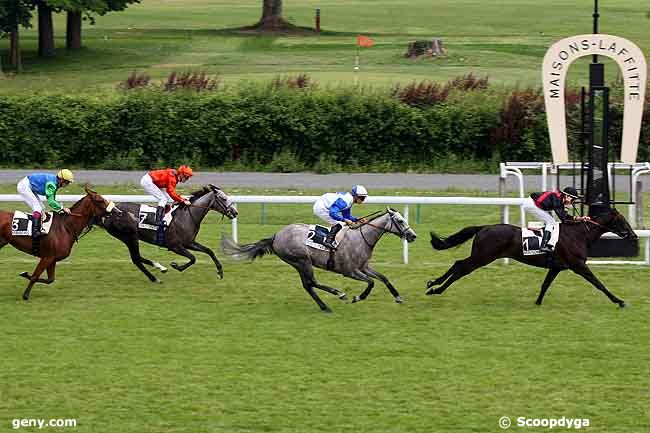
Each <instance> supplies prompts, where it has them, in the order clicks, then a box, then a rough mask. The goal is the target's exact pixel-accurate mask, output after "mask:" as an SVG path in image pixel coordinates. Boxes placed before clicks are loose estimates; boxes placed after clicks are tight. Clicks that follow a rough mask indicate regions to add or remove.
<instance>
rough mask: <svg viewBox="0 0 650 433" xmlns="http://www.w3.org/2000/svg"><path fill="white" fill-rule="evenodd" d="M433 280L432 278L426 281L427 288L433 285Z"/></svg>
mask: <svg viewBox="0 0 650 433" xmlns="http://www.w3.org/2000/svg"><path fill="white" fill-rule="evenodd" d="M435 285H436V284H435V282H434V281H433V280H429V281H427V289H430V288H431V287H433V286H435Z"/></svg>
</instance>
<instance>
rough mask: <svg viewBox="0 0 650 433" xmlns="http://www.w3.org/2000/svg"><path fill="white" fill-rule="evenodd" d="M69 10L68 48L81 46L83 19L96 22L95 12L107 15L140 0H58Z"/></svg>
mask: <svg viewBox="0 0 650 433" xmlns="http://www.w3.org/2000/svg"><path fill="white" fill-rule="evenodd" d="M58 1H59V2H62V3H63V4H62V7H63V8H64V9H65V10H66V11H67V15H68V16H67V25H66V33H65V40H66V44H65V45H66V48H68V49H72V50H75V49H79V48H81V27H82V21H83V20H85V19H88V20H89V21H90V23H91V24H94V23H95V18H94V16H93V14H97V15H105V14H107V13H109V12H114V11H123V10H124V9H126V8H127V7H128V6H129V4H131V3H140V0H58Z"/></svg>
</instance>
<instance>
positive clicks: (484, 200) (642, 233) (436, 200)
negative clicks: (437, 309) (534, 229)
mask: <svg viewBox="0 0 650 433" xmlns="http://www.w3.org/2000/svg"><path fill="white" fill-rule="evenodd" d="M82 197H83V196H82V195H59V196H57V200H60V201H63V202H76V201H77V200H80V199H81V198H82ZM103 197H105V198H106V199H107V200H113V201H115V202H127V201H128V202H136V203H151V202H156V201H157V200H156V199H154V198H153V197H151V196H149V195H112V194H107V195H103ZM230 198H231V199H232V201H233V203H235V204H237V203H258V204H266V203H284V204H308V205H310V206H311V205H312V204H313V203H314V202H315V201H316V200H317V199H318V198H319V196H282V195H231V196H230ZM523 201H524V199H522V198H507V197H401V196H375V197H368V199H367V200H366V201H365V203H369V204H386V205H404V208H403V212H402V215H403V216H404V218H406V220H407V221H408V219H409V206H410V205H492V206H502V208H503V212H502V222H503V223H504V224H509V223H510V208H509V207H510V206H519V207H521V205H522V203H523ZM0 202H22V198H21V197H20V195H18V194H0ZM519 224H520V225H525V224H526V221H525V215H524V213H523V211H522V212H521V213H520V222H519ZM636 233H637V235H638V236H639V237H640V238H643V240H644V254H645V258H644V260H635V261H623V260H615V261H614V260H612V261H590V263H591V264H641V265H650V230H637V231H636ZM232 237H233V239H235V241H237V240H238V222H237V218H233V219H232ZM604 237H613V238H616V237H617V236H616V235H615V234H613V233H606V234H605V235H604ZM402 244H403V251H402V258H403V261H404V263H405V264H408V243H407V242H406V240H403V241H402ZM506 263H507V260H506Z"/></svg>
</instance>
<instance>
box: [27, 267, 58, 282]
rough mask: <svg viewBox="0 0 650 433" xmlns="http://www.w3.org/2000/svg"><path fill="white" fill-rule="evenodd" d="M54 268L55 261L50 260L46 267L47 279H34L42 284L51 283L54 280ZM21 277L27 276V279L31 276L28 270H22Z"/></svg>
mask: <svg viewBox="0 0 650 433" xmlns="http://www.w3.org/2000/svg"><path fill="white" fill-rule="evenodd" d="M55 270H56V262H52V264H51V265H50V266H48V267H47V280H45V279H43V278H38V279H37V280H36V282H37V283H43V284H48V285H49V284H52V283H53V282H54V277H55ZM20 276H21V277H23V278H27V279H28V280H31V279H32V276H31V274H30V273H29V272H23V273H21V274H20Z"/></svg>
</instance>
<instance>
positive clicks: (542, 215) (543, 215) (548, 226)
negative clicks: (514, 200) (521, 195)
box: [524, 197, 560, 245]
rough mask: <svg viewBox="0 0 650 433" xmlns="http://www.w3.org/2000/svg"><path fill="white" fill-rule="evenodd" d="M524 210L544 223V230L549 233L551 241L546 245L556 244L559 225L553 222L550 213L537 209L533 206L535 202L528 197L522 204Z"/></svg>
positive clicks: (553, 219)
mask: <svg viewBox="0 0 650 433" xmlns="http://www.w3.org/2000/svg"><path fill="white" fill-rule="evenodd" d="M524 210H525V211H526V212H528V213H529V214H531V215H533V216H535V217H536V218H539V219H540V220H542V221H544V225H545V227H544V229H545V230H548V231H550V232H551V240H550V241H548V243H549V244H551V245H555V244H556V243H557V240H558V237H559V236H560V224H559V223H558V222H557V221H555V218H553V215H551V213H550V212H546V211H545V210H542V209H540V208H538V207H537V205H536V204H535V201H534V200H533V199H532V198H530V197H528V199H526V202H525V203H524Z"/></svg>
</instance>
